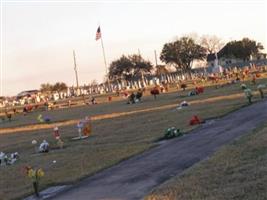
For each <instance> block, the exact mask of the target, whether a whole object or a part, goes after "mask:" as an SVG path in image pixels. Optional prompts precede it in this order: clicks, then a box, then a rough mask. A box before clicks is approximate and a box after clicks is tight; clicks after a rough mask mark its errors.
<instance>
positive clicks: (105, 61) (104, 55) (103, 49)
mask: <svg viewBox="0 0 267 200" xmlns="http://www.w3.org/2000/svg"><path fill="white" fill-rule="evenodd" d="M99 27H100V26H99ZM100 39H101V46H102V51H103V57H104V63H105V68H106V76H107V81H108V90H110V82H109V77H108V67H107V60H106V54H105V48H104V43H103V35H102V31H101V37H100Z"/></svg>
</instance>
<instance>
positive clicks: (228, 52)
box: [108, 35, 263, 82]
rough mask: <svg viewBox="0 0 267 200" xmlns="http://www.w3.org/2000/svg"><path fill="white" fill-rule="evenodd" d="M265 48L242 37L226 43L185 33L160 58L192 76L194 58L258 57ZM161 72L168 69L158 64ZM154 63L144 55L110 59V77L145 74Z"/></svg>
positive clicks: (205, 36) (166, 44) (207, 36)
mask: <svg viewBox="0 0 267 200" xmlns="http://www.w3.org/2000/svg"><path fill="white" fill-rule="evenodd" d="M262 49H263V46H262V44H261V43H259V42H256V41H255V40H251V39H249V38H243V39H242V40H238V41H237V40H234V41H230V42H228V43H227V44H226V45H224V43H223V42H222V41H221V39H220V38H218V37H216V36H209V35H204V36H202V37H201V38H194V37H192V36H183V37H181V38H178V39H176V40H175V41H173V42H168V43H165V44H164V45H163V48H162V51H161V53H160V60H161V61H162V62H164V63H165V64H167V65H170V66H173V67H175V69H176V71H178V72H180V73H182V74H187V75H189V76H191V70H192V64H193V62H194V61H201V60H202V61H203V60H205V59H206V58H207V56H208V54H212V53H215V52H216V53H218V57H227V58H239V59H242V60H244V61H247V60H249V58H250V56H252V55H254V56H256V55H257V54H258V53H260V51H261V50H262ZM155 67H156V69H157V72H158V73H161V71H166V69H165V67H164V66H162V65H159V66H155ZM152 69H153V65H152V64H151V62H150V61H149V60H145V59H144V58H142V56H141V55H137V54H133V55H128V56H126V55H122V56H121V57H120V58H119V59H116V60H114V61H113V62H111V64H110V66H109V74H108V78H109V79H110V80H113V81H119V82H120V81H122V80H131V79H132V78H133V77H141V78H142V77H143V75H144V74H151V70H152Z"/></svg>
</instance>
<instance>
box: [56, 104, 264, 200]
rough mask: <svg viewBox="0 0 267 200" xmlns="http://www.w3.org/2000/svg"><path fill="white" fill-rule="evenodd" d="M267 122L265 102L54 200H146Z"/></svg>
mask: <svg viewBox="0 0 267 200" xmlns="http://www.w3.org/2000/svg"><path fill="white" fill-rule="evenodd" d="M266 119H267V101H266V100H265V101H262V102H259V103H256V104H254V105H252V106H248V107H245V108H243V109H241V110H239V111H236V112H233V113H231V114H229V115H227V116H225V117H223V118H221V119H218V120H215V121H214V122H213V123H207V124H203V125H202V126H200V127H199V128H197V129H195V130H193V131H192V132H191V133H190V134H188V135H185V136H183V137H181V138H177V139H173V140H169V141H166V142H163V143H162V144H161V145H159V146H157V147H156V148H153V149H151V150H149V151H147V152H145V153H143V154H141V155H138V156H135V157H133V158H130V159H128V160H126V161H123V162H121V163H120V164H118V165H116V166H113V167H111V168H109V169H106V170H104V171H102V172H99V173H98V174H96V175H94V176H91V177H88V178H86V179H85V180H83V181H81V182H80V183H78V184H77V185H75V186H73V187H72V188H71V189H69V190H67V191H64V192H62V193H60V194H58V195H57V196H56V197H54V198H53V199H56V200H73V199H75V200H104V199H105V200H125V199H127V200H135V199H138V200H139V199H142V198H143V197H144V196H145V195H146V194H147V193H148V192H149V191H151V190H152V189H153V188H154V187H156V186H158V185H159V184H161V183H163V182H164V181H166V180H168V179H170V178H171V177H173V176H175V175H178V174H180V173H181V172H183V171H184V170H185V169H187V168H189V167H191V166H192V165H194V164H195V163H197V162H199V161H200V160H203V159H205V158H207V157H208V156H211V155H212V154H213V153H214V152H215V151H216V150H218V148H220V147H221V146H222V145H224V144H227V143H229V142H231V141H233V140H234V139H236V138H238V137H240V136H242V135H244V134H246V133H248V132H250V131H251V130H253V129H254V128H256V127H258V126H259V125H261V124H262V123H264V122H266ZM99 159H101V158H99Z"/></svg>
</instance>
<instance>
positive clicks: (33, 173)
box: [25, 166, 45, 197]
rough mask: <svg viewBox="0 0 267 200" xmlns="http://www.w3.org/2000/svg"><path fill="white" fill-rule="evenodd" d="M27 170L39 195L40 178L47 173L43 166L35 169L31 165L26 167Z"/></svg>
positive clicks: (36, 193) (27, 174) (35, 191)
mask: <svg viewBox="0 0 267 200" xmlns="http://www.w3.org/2000/svg"><path fill="white" fill-rule="evenodd" d="M25 170H26V176H27V177H28V178H30V179H31V181H32V184H33V189H34V193H35V195H36V196H37V197H39V196H40V195H39V183H40V179H41V178H42V177H43V176H44V175H45V173H44V171H43V170H42V169H41V168H38V169H33V168H32V167H30V166H27V167H25Z"/></svg>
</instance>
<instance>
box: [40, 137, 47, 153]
mask: <svg viewBox="0 0 267 200" xmlns="http://www.w3.org/2000/svg"><path fill="white" fill-rule="evenodd" d="M48 152H49V143H48V142H47V141H46V140H43V142H42V143H41V144H40V146H39V153H48Z"/></svg>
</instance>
